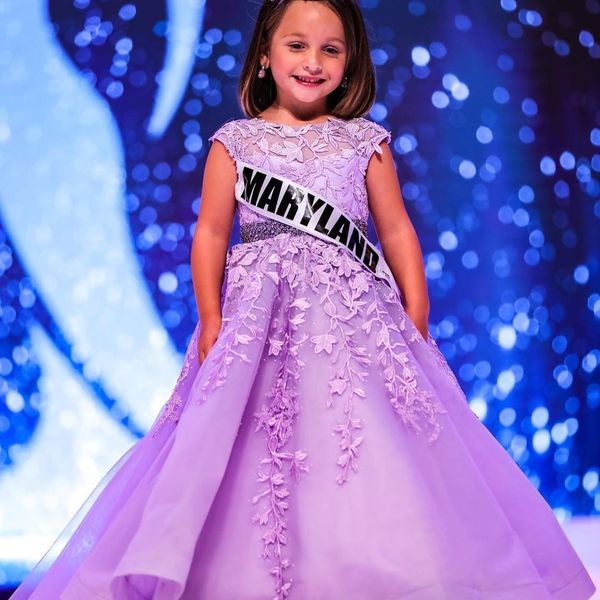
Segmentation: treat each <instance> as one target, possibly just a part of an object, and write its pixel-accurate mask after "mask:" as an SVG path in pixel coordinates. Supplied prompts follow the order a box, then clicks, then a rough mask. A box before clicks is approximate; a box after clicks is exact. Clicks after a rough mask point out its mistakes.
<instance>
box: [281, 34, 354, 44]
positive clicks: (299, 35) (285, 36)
mask: <svg viewBox="0 0 600 600" xmlns="http://www.w3.org/2000/svg"><path fill="white" fill-rule="evenodd" d="M282 37H284V38H287V37H305V35H304V34H303V33H300V32H295V33H286V34H285V35H284V36H282ZM327 41H329V42H339V43H340V44H342V45H343V46H345V45H346V44H344V41H343V40H341V39H340V38H338V37H333V38H329V40H327Z"/></svg>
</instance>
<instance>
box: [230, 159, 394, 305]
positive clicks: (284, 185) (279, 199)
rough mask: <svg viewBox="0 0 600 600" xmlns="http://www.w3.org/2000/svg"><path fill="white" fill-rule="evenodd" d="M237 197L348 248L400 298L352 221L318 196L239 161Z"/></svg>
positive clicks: (262, 212) (380, 259)
mask: <svg viewBox="0 0 600 600" xmlns="http://www.w3.org/2000/svg"><path fill="white" fill-rule="evenodd" d="M236 165H237V170H238V178H237V182H236V185H235V197H236V199H237V200H238V201H239V202H243V203H244V204H245V205H246V206H248V208H250V209H252V210H253V211H255V212H257V213H258V214H260V215H263V216H265V217H269V218H270V219H273V220H275V221H279V222H280V223H285V224H286V225H289V226H291V227H295V228H296V229H299V230H301V231H304V232H306V233H310V234H311V235H313V236H315V237H317V238H320V239H322V240H325V241H327V242H333V243H335V244H337V245H338V246H341V247H342V248H345V249H346V251H348V252H349V253H350V254H351V255H352V257H353V258H355V259H356V260H358V261H359V262H360V264H361V265H362V266H363V267H365V268H366V269H367V270H369V271H370V272H371V273H373V275H374V276H375V277H377V278H379V279H381V280H382V281H383V282H384V283H386V284H387V285H388V286H389V287H390V288H391V289H392V290H393V291H394V292H395V293H396V295H397V296H398V298H401V293H400V290H399V288H398V285H397V284H396V280H395V279H394V276H393V274H392V272H391V271H390V268H389V267H388V265H387V263H386V262H385V260H384V258H383V255H382V254H381V253H380V252H379V251H378V250H377V248H376V247H375V246H374V245H373V244H371V242H370V241H369V240H368V239H367V237H366V236H365V235H364V234H363V233H362V231H361V230H360V229H359V228H358V226H357V225H356V224H355V223H354V221H353V220H352V218H351V217H349V216H348V215H347V214H345V213H344V212H343V211H342V210H340V209H339V208H338V207H337V206H335V205H334V204H333V203H332V202H329V201H328V200H327V199H325V198H323V197H321V196H319V194H317V193H316V192H313V191H311V190H309V189H308V188H305V187H302V186H300V185H298V184H296V183H294V182H293V181H292V180H290V179H286V178H285V177H281V176H279V175H275V174H274V173H271V172H269V171H266V170H265V169H260V168H258V167H256V166H254V165H250V164H248V163H245V162H242V161H240V160H236Z"/></svg>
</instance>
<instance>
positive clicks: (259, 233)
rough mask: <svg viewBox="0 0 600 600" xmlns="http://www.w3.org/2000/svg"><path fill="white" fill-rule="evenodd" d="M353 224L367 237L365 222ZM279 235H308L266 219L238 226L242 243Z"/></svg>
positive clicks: (357, 221) (284, 224)
mask: <svg viewBox="0 0 600 600" xmlns="http://www.w3.org/2000/svg"><path fill="white" fill-rule="evenodd" d="M354 224H355V225H356V226H357V227H358V229H360V231H361V232H362V234H363V235H365V236H366V235H367V221H364V220H361V219H356V220H354ZM280 233H289V234H291V235H302V234H305V235H310V234H307V233H306V231H302V230H301V229H296V228H295V227H293V226H291V225H287V224H286V223H281V222H279V221H274V220H273V219H268V220H267V221H256V222H255V223H246V224H244V225H240V237H241V239H242V242H243V243H249V242H255V241H257V240H264V239H266V238H270V237H275V236H276V235H279V234H280Z"/></svg>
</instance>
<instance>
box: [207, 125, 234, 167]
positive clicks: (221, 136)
mask: <svg viewBox="0 0 600 600" xmlns="http://www.w3.org/2000/svg"><path fill="white" fill-rule="evenodd" d="M208 140H209V141H210V142H212V141H214V140H219V141H220V142H221V143H222V144H223V145H224V146H225V148H226V149H227V152H228V154H229V156H231V158H233V160H236V159H237V157H238V156H239V148H238V145H239V140H240V135H239V131H237V126H236V121H227V122H226V123H224V124H223V125H221V127H219V129H217V130H216V131H215V132H214V133H213V134H212V135H211V136H210V137H209V138H208Z"/></svg>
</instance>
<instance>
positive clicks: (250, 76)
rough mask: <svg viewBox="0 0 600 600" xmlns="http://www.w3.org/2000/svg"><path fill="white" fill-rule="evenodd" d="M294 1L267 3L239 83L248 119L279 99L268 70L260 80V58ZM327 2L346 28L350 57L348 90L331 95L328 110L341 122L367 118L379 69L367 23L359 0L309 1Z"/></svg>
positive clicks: (263, 8)
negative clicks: (370, 48)
mask: <svg viewBox="0 0 600 600" xmlns="http://www.w3.org/2000/svg"><path fill="white" fill-rule="evenodd" d="M293 1H294V0H279V1H277V0H276V1H273V0H264V2H263V4H262V6H261V8H260V11H259V13H258V18H257V21H256V25H255V27H254V33H253V35H252V40H251V41H250V46H249V48H248V54H247V55H246V61H245V62H244V66H243V68H242V72H241V74H240V81H239V88H238V93H239V98H240V106H241V108H242V110H243V111H244V112H245V113H246V116H248V117H256V116H258V115H259V114H260V113H261V112H262V111H263V110H265V109H266V108H268V107H269V106H270V105H271V104H272V103H273V101H274V100H275V97H276V94H277V88H276V86H275V80H274V79H273V75H272V74H271V69H267V71H266V73H265V77H264V78H262V79H260V78H258V77H257V74H258V70H259V68H260V55H261V54H266V53H267V50H268V46H269V44H270V42H271V39H272V36H273V32H274V31H275V30H276V29H277V26H278V25H279V22H280V21H281V19H282V17H283V13H284V11H285V10H286V8H287V6H288V5H289V4H290V3H291V2H293ZM306 1H312V2H323V3H325V4H327V5H328V6H329V8H331V9H332V10H333V11H334V12H335V13H336V14H337V15H338V17H339V18H340V20H341V21H342V24H343V26H344V35H345V38H346V47H347V56H346V70H345V76H347V78H348V79H347V81H348V87H347V88H345V89H344V88H343V87H341V85H340V86H338V87H337V88H336V89H335V90H334V91H333V92H331V93H330V94H329V96H327V111H328V112H329V113H330V114H332V115H334V116H336V117H339V118H341V119H350V118H353V117H359V116H364V115H365V114H366V113H367V112H368V111H369V110H370V108H371V106H372V105H373V102H374V101H375V90H376V88H375V86H376V80H375V67H374V65H373V62H372V60H371V53H370V50H369V40H368V37H367V31H366V27H365V22H364V19H363V16H362V13H361V11H360V8H359V6H358V2H357V0H306Z"/></svg>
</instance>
